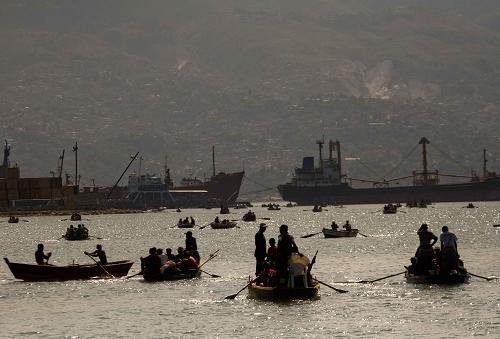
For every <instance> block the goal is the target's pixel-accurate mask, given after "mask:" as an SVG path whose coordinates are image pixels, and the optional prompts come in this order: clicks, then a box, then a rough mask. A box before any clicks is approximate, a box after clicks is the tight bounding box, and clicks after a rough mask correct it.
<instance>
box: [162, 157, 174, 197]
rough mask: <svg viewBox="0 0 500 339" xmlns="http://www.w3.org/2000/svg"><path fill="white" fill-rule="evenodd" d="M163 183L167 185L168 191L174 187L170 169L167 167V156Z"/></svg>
mask: <svg viewBox="0 0 500 339" xmlns="http://www.w3.org/2000/svg"><path fill="white" fill-rule="evenodd" d="M163 176H164V178H163V183H164V184H165V185H167V188H168V189H171V188H172V187H174V184H173V183H172V179H171V178H170V168H168V165H167V156H166V155H165V168H164V173H163Z"/></svg>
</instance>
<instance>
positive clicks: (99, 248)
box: [83, 244, 108, 265]
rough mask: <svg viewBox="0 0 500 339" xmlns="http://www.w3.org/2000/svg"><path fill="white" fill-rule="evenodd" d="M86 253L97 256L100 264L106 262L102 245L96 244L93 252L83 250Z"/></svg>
mask: <svg viewBox="0 0 500 339" xmlns="http://www.w3.org/2000/svg"><path fill="white" fill-rule="evenodd" d="M83 253H85V254H86V255H90V256H91V257H98V258H99V263H100V264H101V265H106V264H107V263H108V259H107V258H106V252H104V251H103V249H102V245H99V244H97V246H96V250H95V251H94V252H91V253H89V252H86V251H84V252H83Z"/></svg>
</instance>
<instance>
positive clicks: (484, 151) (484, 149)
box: [483, 148, 488, 178]
mask: <svg viewBox="0 0 500 339" xmlns="http://www.w3.org/2000/svg"><path fill="white" fill-rule="evenodd" d="M487 162H488V159H486V148H483V177H484V178H486V175H487V174H488V171H487V170H486V163H487Z"/></svg>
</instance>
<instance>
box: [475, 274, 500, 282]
mask: <svg viewBox="0 0 500 339" xmlns="http://www.w3.org/2000/svg"><path fill="white" fill-rule="evenodd" d="M469 274H470V275H472V276H474V277H478V278H481V279H484V280H488V281H490V280H493V279H498V277H483V276H481V275H479V274H474V273H470V272H469Z"/></svg>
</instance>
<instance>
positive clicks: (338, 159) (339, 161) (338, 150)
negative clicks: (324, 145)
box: [335, 140, 342, 177]
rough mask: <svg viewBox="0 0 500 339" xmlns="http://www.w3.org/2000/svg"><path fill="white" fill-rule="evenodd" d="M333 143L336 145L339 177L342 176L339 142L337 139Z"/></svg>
mask: <svg viewBox="0 0 500 339" xmlns="http://www.w3.org/2000/svg"><path fill="white" fill-rule="evenodd" d="M335 145H336V147H337V162H338V165H339V175H340V177H342V161H341V160H340V159H341V156H340V142H339V141H338V140H337V141H336V142H335Z"/></svg>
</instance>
